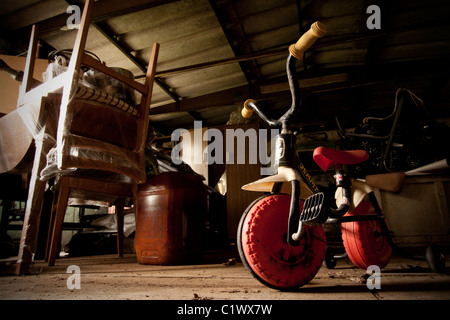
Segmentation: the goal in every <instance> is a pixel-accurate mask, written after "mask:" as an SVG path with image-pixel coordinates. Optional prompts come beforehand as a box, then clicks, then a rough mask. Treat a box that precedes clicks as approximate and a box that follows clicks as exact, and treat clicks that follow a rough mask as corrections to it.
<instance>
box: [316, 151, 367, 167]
mask: <svg viewBox="0 0 450 320" xmlns="http://www.w3.org/2000/svg"><path fill="white" fill-rule="evenodd" d="M313 158H314V161H315V162H316V163H317V164H318V165H319V167H320V168H322V170H323V171H327V170H328V168H330V167H332V166H334V165H343V164H358V163H361V162H364V161H366V160H367V159H368V158H369V154H368V153H367V152H366V151H365V150H334V149H330V148H325V147H318V148H316V149H315V150H314V154H313Z"/></svg>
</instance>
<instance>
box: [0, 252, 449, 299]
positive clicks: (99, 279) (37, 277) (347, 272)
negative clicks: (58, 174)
mask: <svg viewBox="0 0 450 320" xmlns="http://www.w3.org/2000/svg"><path fill="white" fill-rule="evenodd" d="M238 257H239V256H238V254H237V252H236V251H235V250H225V251H220V250H219V251H211V252H206V253H205V259H204V263H203V264H201V265H178V266H156V265H140V264H138V263H137V259H136V256H135V255H132V254H130V255H126V256H125V257H122V258H119V257H116V256H115V255H102V256H89V257H62V258H60V259H58V260H57V261H56V266H54V267H48V266H46V265H45V264H44V263H43V262H42V261H37V262H36V263H35V264H34V266H33V270H32V272H33V274H31V275H26V276H14V275H11V273H10V271H11V270H12V268H13V266H14V263H13V261H11V259H10V260H9V261H8V260H4V261H3V262H2V263H1V267H2V268H1V269H2V276H0V299H1V300H5V299H6V300H8V299H19V300H54V299H57V300H59V299H63V300H74V299H83V300H84V299H87V300H112V299H114V300H450V268H449V267H448V265H449V263H448V261H447V269H446V272H445V273H444V274H435V273H432V272H431V271H430V270H429V269H428V266H427V263H426V262H421V261H419V262H418V261H411V260H406V259H404V258H400V257H397V256H394V257H393V258H392V259H391V261H390V263H389V264H388V266H387V267H386V268H384V269H383V270H382V272H381V278H380V279H379V280H380V282H379V284H380V288H379V289H374V290H369V288H368V286H367V278H368V274H367V272H366V270H361V269H358V268H356V267H354V266H353V265H352V264H351V262H349V261H347V260H339V261H338V264H337V266H336V267H335V268H334V269H331V270H330V269H327V268H326V267H322V268H321V269H320V270H319V273H318V274H317V275H316V277H315V278H314V279H313V280H312V281H311V282H310V283H308V284H307V285H305V286H303V287H302V288H300V289H298V290H297V291H295V292H281V291H278V290H273V289H270V288H268V287H265V286H264V285H262V284H260V283H259V282H258V281H256V280H255V279H254V278H253V277H252V276H251V275H250V274H249V273H248V272H247V271H246V270H245V268H244V266H243V265H242V264H241V263H240V261H239V258H238ZM69 266H77V267H79V271H80V273H79V277H78V278H76V277H75V273H72V272H73V271H71V269H68V268H69ZM77 284H78V285H79V288H77Z"/></svg>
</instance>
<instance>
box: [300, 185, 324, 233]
mask: <svg viewBox="0 0 450 320" xmlns="http://www.w3.org/2000/svg"><path fill="white" fill-rule="evenodd" d="M325 208H326V206H325V194H324V193H323V192H318V193H315V194H313V195H312V196H310V197H308V198H307V199H306V200H305V202H304V203H303V210H302V213H301V214H300V221H302V222H304V223H306V224H308V225H318V224H323V223H324V222H325V221H326V220H327V218H328V215H327V210H326V209H325Z"/></svg>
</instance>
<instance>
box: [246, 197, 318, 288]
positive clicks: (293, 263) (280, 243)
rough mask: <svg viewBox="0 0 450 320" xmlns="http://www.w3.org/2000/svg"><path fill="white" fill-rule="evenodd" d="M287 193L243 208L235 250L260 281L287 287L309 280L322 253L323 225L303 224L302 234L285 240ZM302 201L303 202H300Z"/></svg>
mask: <svg viewBox="0 0 450 320" xmlns="http://www.w3.org/2000/svg"><path fill="white" fill-rule="evenodd" d="M290 201H291V196H289V195H283V194H276V195H268V196H264V197H262V198H259V199H257V200H256V201H255V202H253V203H252V204H251V205H250V206H249V207H248V208H247V210H246V211H245V212H244V214H243V216H242V218H241V221H240V223H239V228H238V235H237V240H238V250H239V254H240V257H241V259H242V262H243V264H244V266H245V267H246V268H247V269H248V270H249V271H250V273H251V274H252V275H253V276H254V277H255V278H256V279H258V280H259V281H260V282H261V283H263V284H264V285H266V286H268V287H271V288H275V289H279V290H289V289H296V288H298V287H301V286H303V285H305V284H306V283H308V282H309V281H311V279H313V278H314V277H315V275H316V274H317V272H318V271H319V269H320V267H321V265H322V262H323V260H324V257H325V250H326V239H325V232H324V229H323V226H321V225H320V226H314V227H310V226H304V233H303V236H302V238H301V239H300V240H299V241H298V242H297V243H295V244H291V245H289V244H287V241H286V239H287V229H288V219H289V208H290ZM302 205H303V203H302Z"/></svg>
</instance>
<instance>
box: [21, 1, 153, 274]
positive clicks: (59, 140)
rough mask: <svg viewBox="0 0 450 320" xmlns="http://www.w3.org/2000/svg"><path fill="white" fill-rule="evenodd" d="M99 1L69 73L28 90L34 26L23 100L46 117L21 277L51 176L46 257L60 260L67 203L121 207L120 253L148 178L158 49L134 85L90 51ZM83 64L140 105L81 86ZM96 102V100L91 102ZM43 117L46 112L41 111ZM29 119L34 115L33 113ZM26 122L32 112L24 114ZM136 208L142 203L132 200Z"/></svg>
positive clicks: (38, 137) (38, 133)
mask: <svg viewBox="0 0 450 320" xmlns="http://www.w3.org/2000/svg"><path fill="white" fill-rule="evenodd" d="M93 5H94V1H92V0H88V1H86V3H85V6H84V10H83V15H82V18H81V23H80V29H79V31H78V33H77V37H76V40H75V44H74V48H73V51H72V55H71V58H70V63H69V65H68V67H67V70H66V71H65V72H64V73H62V74H60V75H58V76H56V77H55V78H53V79H51V80H49V81H47V82H45V83H44V84H42V85H40V86H38V87H36V88H34V89H31V90H30V85H29V84H30V83H31V82H30V79H31V76H30V75H31V73H32V72H31V71H32V69H33V57H34V54H35V50H36V47H37V33H36V30H35V29H33V33H32V37H31V40H30V47H29V51H28V57H27V64H26V69H25V72H24V81H23V84H22V94H21V97H20V98H19V102H20V104H21V106H20V107H19V108H18V109H20V108H23V107H26V106H29V105H33V104H39V106H40V107H39V108H37V109H40V110H45V112H43V113H44V114H45V116H44V117H43V118H42V119H41V122H40V123H39V126H38V128H37V130H35V132H33V136H34V138H35V141H36V154H35V160H34V166H33V170H32V176H31V182H30V191H29V196H28V201H27V209H26V213H25V221H24V227H23V231H22V236H21V243H20V249H19V257H18V261H17V269H16V273H17V274H20V273H26V272H27V271H28V268H29V266H30V264H31V262H32V258H33V253H34V251H35V248H36V235H37V225H38V223H39V215H40V210H41V207H42V196H43V192H44V188H45V181H43V180H45V179H47V178H48V177H50V176H51V177H56V178H55V179H56V185H55V190H56V192H55V197H54V201H53V208H52V217H51V223H50V232H49V241H48V246H47V255H46V259H47V260H48V263H49V265H53V264H54V263H55V258H56V256H57V254H58V243H59V242H60V237H61V229H62V222H63V219H64V215H65V210H66V207H67V204H68V203H70V204H72V203H76V204H82V203H86V202H85V201H96V203H102V204H107V205H115V206H116V208H117V210H116V213H117V227H118V251H119V255H121V254H122V244H121V243H122V242H121V240H122V229H123V215H122V214H123V207H124V204H125V201H126V200H127V199H134V198H135V197H136V190H137V184H138V183H142V182H144V181H145V166H144V149H145V142H146V138H147V131H148V113H149V108H150V100H151V95H152V87H153V80H154V74H155V69H156V61H157V56H158V50H159V45H158V44H154V45H153V50H152V53H151V56H150V61H149V65H148V71H147V74H146V78H145V83H143V84H142V83H140V82H137V81H134V80H132V79H130V78H128V77H126V76H124V75H122V74H120V73H118V72H116V71H114V70H113V69H111V68H108V67H106V66H105V65H104V64H102V63H101V62H99V61H97V60H95V59H93V58H92V57H91V56H89V55H88V54H86V53H85V44H86V38H87V34H88V29H89V24H90V16H91V11H92V7H93ZM82 66H87V67H89V68H91V69H95V70H98V71H100V72H102V73H104V74H106V75H108V76H110V77H112V78H114V79H117V80H119V81H120V82H123V83H125V84H126V85H128V86H130V87H132V88H133V89H134V90H135V91H137V92H139V93H140V94H141V100H140V103H139V104H138V105H137V106H132V105H129V104H127V103H125V102H123V101H120V100H118V99H117V98H115V97H113V96H109V95H108V94H105V93H102V92H97V91H95V90H93V91H92V90H91V89H89V88H87V87H85V86H83V85H82V84H80V83H79V76H80V75H81V74H82V69H81V67H82ZM93 100H94V101H93ZM41 113H42V112H41ZM30 117H31V118H35V117H36V116H32V115H30ZM23 118H25V122H26V123H27V122H28V121H27V120H26V118H27V115H25V116H24V117H23ZM134 204H135V205H136V201H135V202H134Z"/></svg>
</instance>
